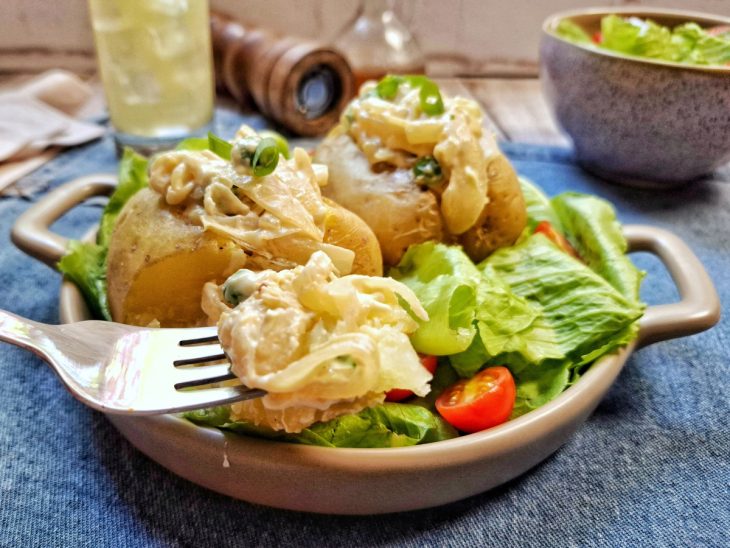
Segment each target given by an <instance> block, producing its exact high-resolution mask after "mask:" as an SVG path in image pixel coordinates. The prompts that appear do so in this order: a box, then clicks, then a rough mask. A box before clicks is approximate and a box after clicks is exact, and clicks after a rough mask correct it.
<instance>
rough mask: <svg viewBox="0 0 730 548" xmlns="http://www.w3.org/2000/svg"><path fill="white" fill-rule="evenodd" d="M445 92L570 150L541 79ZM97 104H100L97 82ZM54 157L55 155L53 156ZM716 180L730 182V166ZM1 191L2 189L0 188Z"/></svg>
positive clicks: (520, 136)
mask: <svg viewBox="0 0 730 548" xmlns="http://www.w3.org/2000/svg"><path fill="white" fill-rule="evenodd" d="M437 80H438V83H439V85H440V86H441V87H442V89H443V90H444V91H445V92H446V93H449V94H459V95H465V96H469V97H472V98H474V99H476V100H477V101H478V102H479V103H480V104H481V106H482V107H483V109H484V112H485V114H486V116H485V125H487V126H488V127H490V128H491V129H492V130H493V131H494V132H495V134H496V135H497V136H498V137H499V138H500V139H502V140H506V141H514V142H521V143H530V144H537V145H547V146H561V147H569V146H570V140H569V139H568V138H567V137H566V136H565V135H564V134H563V133H561V131H560V130H559V129H558V127H557V125H556V123H555V121H554V120H553V117H552V114H551V113H550V109H549V107H548V105H547V103H546V101H545V99H544V97H543V94H542V89H541V85H540V81H539V79H537V78H438V79H437ZM92 85H93V86H94V88H95V91H96V93H95V95H96V96H97V98H96V99H95V103H96V104H97V105H98V104H100V98H101V97H102V90H101V86H100V84H99V82H98V80H97V79H94V80H93V81H92ZM51 157H52V155H51ZM715 178H716V179H718V180H722V181H726V182H730V164H728V165H727V166H725V167H724V168H722V169H720V170H719V171H718V172H717V173H716V174H715ZM0 190H1V189H0Z"/></svg>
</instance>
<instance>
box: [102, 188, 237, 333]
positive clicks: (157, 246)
mask: <svg viewBox="0 0 730 548" xmlns="http://www.w3.org/2000/svg"><path fill="white" fill-rule="evenodd" d="M245 263H246V256H245V254H244V253H243V251H242V250H240V249H238V248H237V247H236V246H233V245H232V244H230V243H225V242H220V241H218V240H217V239H216V238H214V237H212V236H211V235H210V234H208V233H205V232H204V231H203V229H202V227H200V226H196V225H193V224H190V223H189V222H187V220H186V219H185V217H184V216H183V213H182V211H181V210H179V209H178V208H173V207H169V206H167V205H166V204H165V202H164V200H163V199H162V198H161V197H160V196H159V194H157V193H156V192H154V191H153V190H151V189H148V188H146V189H142V190H140V191H139V192H138V193H137V194H135V195H134V196H133V197H132V198H131V199H130V200H129V202H127V204H126V205H125V206H124V209H122V212H121V213H120V215H119V218H118V219H117V223H116V225H115V227H114V231H113V232H112V237H111V242H110V245H109V253H108V255H107V286H108V297H109V306H110V309H111V313H112V318H113V319H114V321H118V322H122V323H130V324H132V325H147V324H148V323H149V322H151V321H153V320H157V321H159V322H160V325H161V326H163V327H178V326H186V325H196V324H202V322H204V321H205V314H204V313H203V311H202V310H201V309H200V295H201V292H202V288H203V285H204V284H205V282H207V281H210V280H216V281H217V282H218V283H222V282H223V281H224V280H225V277H226V276H228V275H230V274H232V273H233V272H235V271H236V270H238V269H239V268H241V267H242V266H243V265H244V264H245Z"/></svg>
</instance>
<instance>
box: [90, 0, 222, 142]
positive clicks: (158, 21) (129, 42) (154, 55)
mask: <svg viewBox="0 0 730 548" xmlns="http://www.w3.org/2000/svg"><path fill="white" fill-rule="evenodd" d="M89 7H90V11H91V22H92V26H93V29H94V39H95V42H96V52H97V57H98V60H99V70H100V72H101V78H102V81H103V84H104V92H105V94H106V98H107V103H108V107H109V115H110V117H111V121H112V124H113V125H114V127H115V129H116V130H117V134H116V138H117V142H118V143H119V144H121V145H129V146H133V147H136V148H142V149H144V148H148V149H154V148H155V147H156V146H158V147H161V146H165V145H167V144H171V143H174V142H175V141H177V140H179V139H182V138H184V137H188V136H190V135H197V134H201V133H205V132H206V131H207V130H208V129H209V126H210V124H211V122H212V118H213V100H214V84H213V69H212V55H211V42H210V25H209V19H208V18H209V14H208V0H89Z"/></svg>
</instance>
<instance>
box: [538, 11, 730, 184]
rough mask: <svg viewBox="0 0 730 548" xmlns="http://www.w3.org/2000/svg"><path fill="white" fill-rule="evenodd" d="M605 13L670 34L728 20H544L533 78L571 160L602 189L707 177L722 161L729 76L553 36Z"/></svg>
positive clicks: (694, 16)
mask: <svg viewBox="0 0 730 548" xmlns="http://www.w3.org/2000/svg"><path fill="white" fill-rule="evenodd" d="M611 13H616V14H619V15H624V16H632V15H633V16H637V17H641V18H650V19H652V20H654V21H656V22H657V23H660V24H662V25H666V26H669V27H673V26H676V25H678V24H681V23H684V22H687V21H695V22H697V23H698V24H700V25H701V26H705V27H709V26H715V25H728V24H730V19H728V18H723V17H715V16H710V15H707V14H701V13H696V12H691V11H680V10H637V9H631V8H596V9H591V10H581V11H570V12H563V13H558V14H555V15H552V16H551V17H549V18H548V19H547V20H546V21H545V23H544V24H543V35H542V42H541V45H540V61H541V78H542V81H543V89H544V91H545V95H546V97H547V99H548V102H549V103H550V105H551V106H552V109H553V112H554V113H555V117H556V118H557V121H558V123H559V124H560V125H561V126H562V128H563V129H564V130H565V131H566V132H567V133H568V134H569V135H570V137H571V138H572V139H573V143H574V145H575V153H576V157H577V159H578V161H579V162H580V163H581V164H582V165H583V166H584V167H585V168H586V169H588V170H589V171H593V172H595V173H596V174H598V175H600V176H602V177H604V178H607V179H609V180H612V181H615V182H619V183H623V184H628V185H633V186H645V187H647V186H648V187H659V188H661V187H665V186H671V185H676V184H681V183H684V182H687V181H691V180H694V179H697V178H699V177H702V176H703V175H707V174H709V173H711V172H712V171H713V170H714V169H715V168H717V167H719V166H720V165H722V164H723V163H725V162H727V161H729V160H730V67H701V66H693V65H684V64H679V63H671V62H666V61H655V60H649V59H644V58H638V57H629V56H626V55H623V54H621V53H615V52H611V51H609V50H604V49H599V48H593V47H590V46H584V45H578V44H574V43H572V42H569V41H567V40H565V39H563V38H560V37H559V36H557V34H556V32H555V29H556V28H557V26H558V24H559V22H560V21H561V20H563V19H570V20H572V21H573V22H575V23H577V24H578V25H580V26H581V27H583V28H584V29H585V30H586V31H587V32H588V33H589V34H593V33H594V32H595V31H597V30H599V29H600V21H601V17H603V16H604V15H608V14H611Z"/></svg>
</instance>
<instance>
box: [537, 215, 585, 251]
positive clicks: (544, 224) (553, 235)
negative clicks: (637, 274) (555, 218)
mask: <svg viewBox="0 0 730 548" xmlns="http://www.w3.org/2000/svg"><path fill="white" fill-rule="evenodd" d="M538 232H539V233H540V234H544V235H545V236H547V237H548V238H549V239H550V240H552V241H553V243H554V244H555V245H557V246H558V247H559V248H560V249H562V250H563V251H565V252H566V253H567V254H568V255H570V256H572V257H575V258H576V259H578V260H580V255H578V252H577V251H576V250H575V248H574V247H573V246H572V245H571V244H570V242H569V241H568V239H567V238H566V237H565V236H563V235H562V234H561V233H560V232H558V231H557V230H555V227H554V226H553V225H552V224H550V221H540V222H539V223H538V224H537V226H536V227H535V234H537V233H538Z"/></svg>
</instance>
